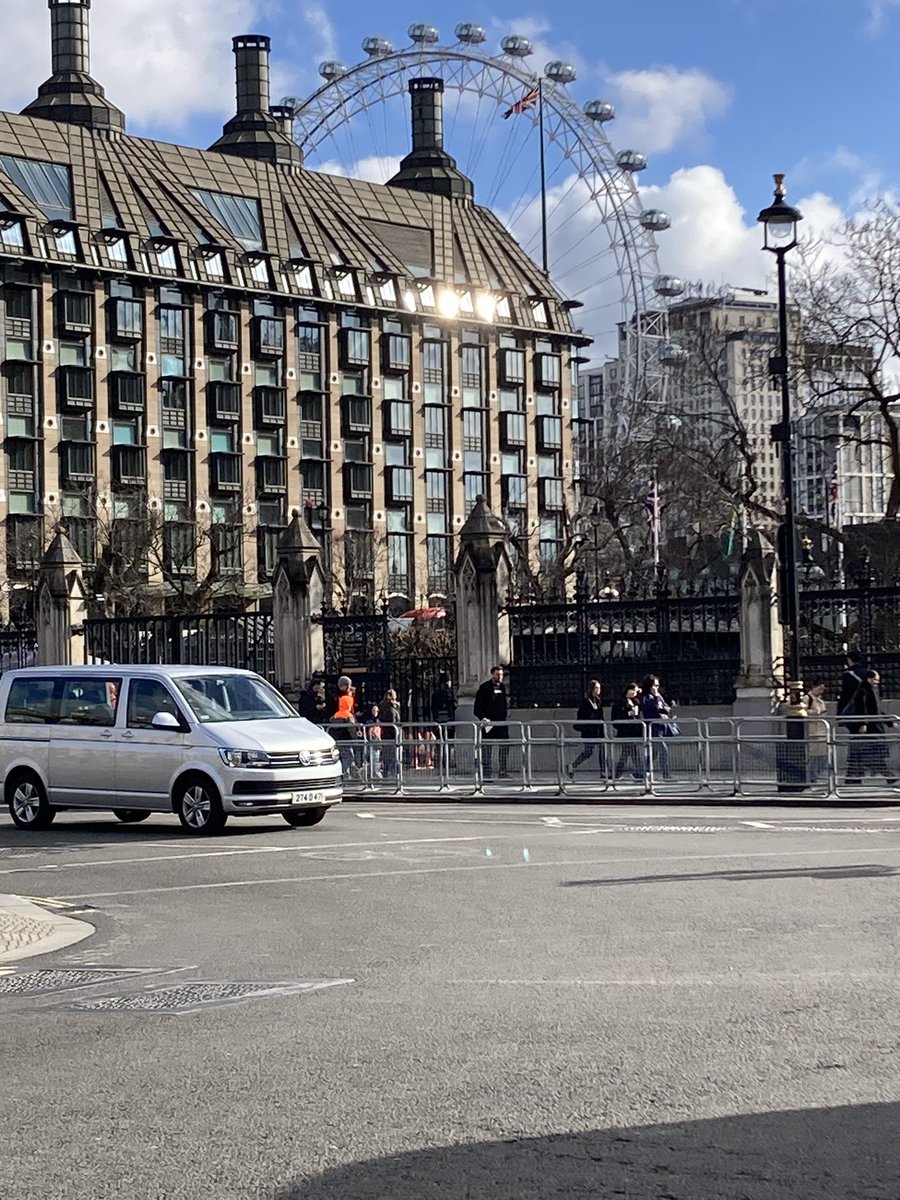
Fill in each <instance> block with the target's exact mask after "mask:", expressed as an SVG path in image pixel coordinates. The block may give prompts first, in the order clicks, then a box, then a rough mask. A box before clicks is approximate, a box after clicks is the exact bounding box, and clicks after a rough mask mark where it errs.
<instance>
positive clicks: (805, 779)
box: [331, 714, 900, 803]
mask: <svg viewBox="0 0 900 1200" xmlns="http://www.w3.org/2000/svg"><path fill="white" fill-rule="evenodd" d="M885 720H889V721H891V722H892V728H890V729H888V731H887V732H886V733H884V734H879V735H874V734H872V735H870V734H858V733H854V732H852V731H851V728H852V727H848V725H847V722H846V720H837V719H835V718H806V719H805V721H803V724H802V733H803V735H804V736H803V737H801V738H796V737H794V736H793V734H795V733H796V732H797V720H796V719H787V718H782V717H746V718H731V717H721V718H719V717H717V718H709V719H703V720H699V719H694V718H691V717H684V715H683V714H679V717H678V728H679V733H678V735H677V736H674V737H664V738H663V737H651V736H650V735H649V732H645V733H644V735H643V736H642V737H640V738H618V737H616V736H615V735H614V730H613V729H612V727H611V725H610V724H609V723H607V724H606V726H605V727H604V736H603V737H600V738H591V739H585V738H582V737H581V736H580V735H579V734H578V733H576V731H575V728H574V723H573V722H572V721H562V720H560V721H510V722H508V725H507V726H506V729H507V731H508V737H507V738H502V739H501V738H497V737H496V733H495V731H492V730H487V729H483V728H482V726H481V725H480V724H479V723H476V722H472V721H458V722H456V723H455V724H454V725H452V726H443V727H437V728H435V727H429V726H423V725H421V724H418V725H412V724H403V725H398V726H381V727H380V730H379V734H380V736H374V735H373V732H372V729H371V728H370V727H367V726H364V725H359V726H356V727H353V726H350V727H348V726H347V725H341V726H332V727H331V731H332V732H333V733H335V734H336V735H337V739H338V745H339V747H340V748H341V753H342V758H343V762H344V775H345V788H346V790H347V792H348V794H350V795H353V794H359V795H362V796H371V797H377V796H379V795H381V796H385V797H389V796H404V797H414V798H417V799H429V798H438V799H440V798H444V799H448V800H452V799H454V798H466V797H485V798H491V797H497V798H501V797H503V796H510V795H519V796H528V795H533V796H536V797H558V798H565V797H570V798H574V799H591V798H596V799H601V798H604V797H609V798H613V797H620V798H621V799H623V800H627V799H629V798H632V799H637V798H640V797H642V796H661V797H665V796H672V797H688V798H689V797H692V796H695V797H697V798H698V799H699V798H704V797H705V798H707V799H709V800H715V799H716V798H719V799H726V798H733V797H741V796H745V797H747V798H748V799H749V798H753V797H759V798H763V797H793V798H794V799H806V800H812V801H818V800H822V801H825V800H846V799H854V800H860V799H862V800H868V801H887V802H890V803H900V716H898V717H891V718H885ZM492 735H493V736H492ZM588 752H589V753H588Z"/></svg>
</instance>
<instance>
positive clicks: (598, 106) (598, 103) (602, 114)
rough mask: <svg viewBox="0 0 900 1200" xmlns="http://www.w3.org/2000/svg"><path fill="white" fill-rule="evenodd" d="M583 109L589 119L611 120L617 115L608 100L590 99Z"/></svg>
mask: <svg viewBox="0 0 900 1200" xmlns="http://www.w3.org/2000/svg"><path fill="white" fill-rule="evenodd" d="M582 111H583V112H584V115H585V116H586V117H587V119H588V120H589V121H611V120H612V119H613V117H615V115H616V110H615V109H614V108H613V106H612V105H611V104H610V103H609V102H608V101H607V100H588V102H587V104H586V105H585V106H584V109H583V110H582Z"/></svg>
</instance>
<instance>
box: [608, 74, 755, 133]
mask: <svg viewBox="0 0 900 1200" xmlns="http://www.w3.org/2000/svg"><path fill="white" fill-rule="evenodd" d="M607 83H608V85H609V87H610V88H611V89H612V91H611V95H612V96H613V98H614V99H615V101H616V104H617V109H618V112H619V117H618V119H617V121H616V144H617V145H620V146H625V145H627V146H630V147H632V148H634V149H635V150H641V151H643V152H644V153H645V154H653V153H655V152H660V151H664V150H671V149H672V147H673V146H675V145H677V144H678V143H679V142H682V141H684V140H685V139H686V138H696V137H697V136H698V135H701V134H702V133H703V132H704V130H705V129H706V126H707V124H708V123H709V122H710V121H711V120H714V119H715V118H716V117H721V116H722V115H723V114H724V113H725V112H726V110H727V109H728V106H729V104H730V103H731V90H730V89H729V88H728V87H726V85H725V84H723V83H721V82H720V81H719V80H717V79H713V78H712V76H710V75H706V74H704V72H703V71H679V70H677V69H676V68H675V67H656V68H654V69H652V70H641V71H619V72H617V73H616V74H614V75H610V76H608V77H607Z"/></svg>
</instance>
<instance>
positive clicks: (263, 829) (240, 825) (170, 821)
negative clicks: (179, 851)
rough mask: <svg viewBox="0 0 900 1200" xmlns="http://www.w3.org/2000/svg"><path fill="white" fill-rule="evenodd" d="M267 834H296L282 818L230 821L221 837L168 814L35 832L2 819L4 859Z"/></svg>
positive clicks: (70, 822)
mask: <svg viewBox="0 0 900 1200" xmlns="http://www.w3.org/2000/svg"><path fill="white" fill-rule="evenodd" d="M0 813H2V809H0ZM304 832H308V831H307V830H304ZM266 833H278V834H283V835H284V836H285V837H289V836H290V835H291V833H292V831H291V830H290V829H289V828H288V826H287V825H286V824H285V823H284V822H283V821H282V820H281V818H280V817H278V818H270V819H268V820H260V819H257V820H256V821H252V820H249V819H248V818H241V819H240V820H236V821H230V822H229V824H228V826H227V828H226V830H225V832H224V834H222V835H221V837H217V838H192V836H191V835H190V834H189V833H186V832H185V830H183V829H182V828H181V826H180V825H179V824H178V821H177V820H176V819H175V818H174V817H168V816H167V815H166V814H164V813H154V814H153V815H152V816H151V817H150V818H149V819H148V820H147V821H144V822H141V823H140V824H136V825H125V824H123V823H122V822H121V821H118V820H116V818H115V817H114V816H112V815H110V816H109V817H98V816H97V815H96V814H95V813H92V814H91V816H89V817H84V818H78V817H73V818H70V819H66V817H63V818H62V819H60V817H57V819H56V821H55V822H54V823H53V825H51V826H50V828H49V829H42V830H40V831H36V832H33V833H32V832H29V831H28V830H26V829H16V827H15V826H14V825H13V824H12V822H11V821H10V822H8V823H6V822H3V821H2V816H0V857H5V856H8V855H14V854H16V853H20V854H21V853H28V854H35V853H40V854H62V853H65V852H66V851H71V850H86V849H91V848H99V847H101V846H128V845H132V846H133V845H139V846H153V845H157V844H159V845H165V844H166V843H167V842H184V841H195V842H197V843H198V845H201V844H206V845H211V844H213V843H215V844H217V845H221V844H222V843H223V842H225V843H227V842H229V841H234V840H235V839H237V838H248V837H254V836H258V835H261V834H266Z"/></svg>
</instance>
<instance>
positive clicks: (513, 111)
mask: <svg viewBox="0 0 900 1200" xmlns="http://www.w3.org/2000/svg"><path fill="white" fill-rule="evenodd" d="M540 98H541V85H540V84H538V85H537V86H536V87H533V88H532V89H531V91H530V92H526V93H525V95H524V96H523V97H522V99H521V100H517V101H516V102H515V104H514V105H513V106H512V108H508V109H507V110H506V112H505V113H504V114H503V120H504V121H505V120H506V118H507V117H512V116H515V115H517V114H518V113H523V112H528V111H529V110H530V109H532V108H534V106H535V105H536V104H537V102H538V100H540Z"/></svg>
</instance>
